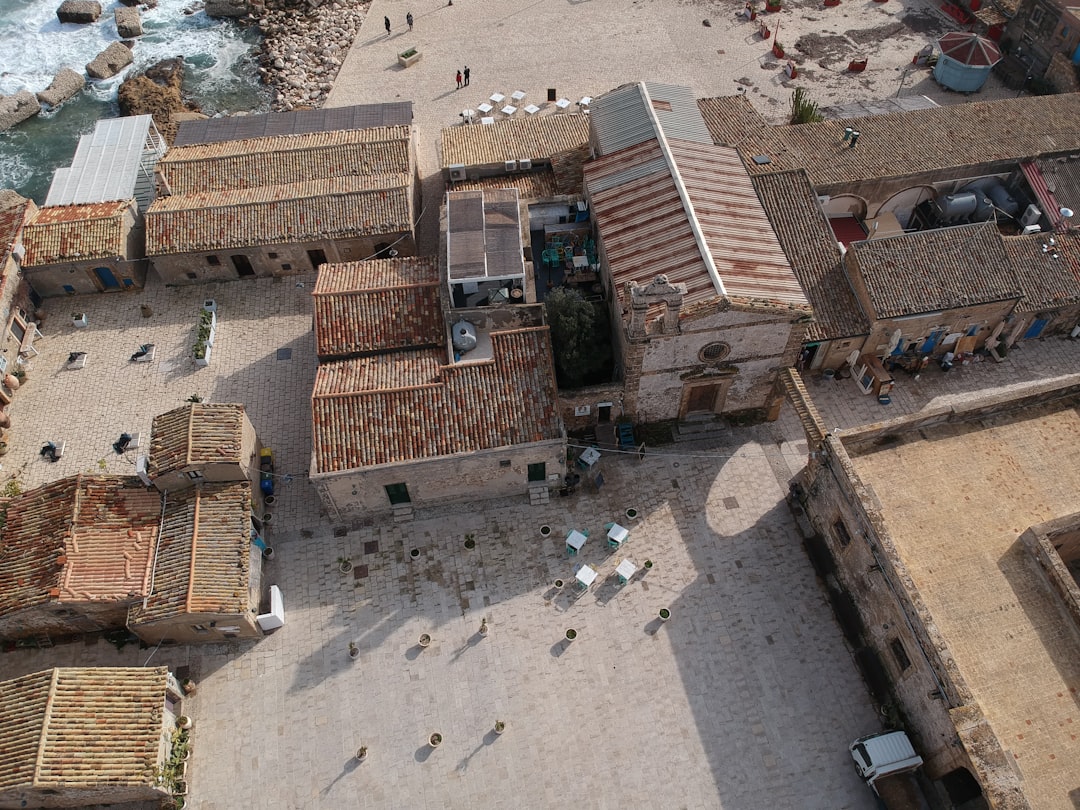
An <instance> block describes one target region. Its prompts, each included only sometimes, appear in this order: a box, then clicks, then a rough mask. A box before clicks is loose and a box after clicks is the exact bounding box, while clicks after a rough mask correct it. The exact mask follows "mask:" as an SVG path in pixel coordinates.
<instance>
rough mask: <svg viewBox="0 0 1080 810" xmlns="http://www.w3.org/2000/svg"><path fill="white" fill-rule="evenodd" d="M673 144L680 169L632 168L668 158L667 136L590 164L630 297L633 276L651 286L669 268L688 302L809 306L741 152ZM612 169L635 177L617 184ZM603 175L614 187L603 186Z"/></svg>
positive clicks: (608, 243) (614, 264) (594, 198)
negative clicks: (612, 180) (743, 300)
mask: <svg viewBox="0 0 1080 810" xmlns="http://www.w3.org/2000/svg"><path fill="white" fill-rule="evenodd" d="M669 150H670V160H671V163H670V164H669V165H670V166H671V168H670V169H669V168H668V167H667V166H665V167H664V170H663V171H660V170H657V171H654V172H652V173H651V174H648V173H645V172H644V169H643V170H642V171H641V176H640V177H633V175H634V174H635V172H634V171H633V170H632V167H635V166H654V167H659V166H660V163H659V161H660V160H664V157H663V154H664V153H663V147H662V146H661V144H660V142H658V141H656V140H652V141H647V142H643V143H641V144H639V145H637V146H635V147H631V148H630V149H626V150H624V151H622V152H618V153H616V154H614V155H609V156H607V157H604V158H600V159H598V160H596V161H595V162H593V163H591V164H588V165H587V166H586V167H585V184H586V187H587V188H588V189H589V199H590V201H591V203H592V210H593V217H594V219H595V220H596V223H597V226H598V229H599V233H600V238H601V240H602V242H603V245H604V253H605V255H606V256H607V259H608V264H609V267H610V270H611V274H612V278H613V279H614V281H615V289H616V290H617V292H618V294H619V296H620V298H621V297H622V296H624V295H625V292H624V285H625V282H628V281H635V282H637V283H640V284H646V283H648V282H651V281H652V280H653V279H654V278H655V277H656V276H657V275H659V274H661V273H663V274H666V275H667V277H668V280H669V281H670V282H671V283H673V284H678V283H682V284H686V286H687V296H686V299H685V302H686V303H687V304H692V303H697V302H701V301H707V300H710V299H712V298H714V297H716V296H719V295H728V296H732V297H739V298H752V299H764V300H767V301H771V302H776V303H783V304H790V305H798V306H806V305H807V301H806V298H805V296H804V295H803V292H802V289H801V288H800V286H799V283H798V281H797V279H796V278H795V276H794V274H793V272H792V269H791V265H790V264H789V262H788V260H787V257H786V256H785V255H784V251H783V250H782V248H781V247H780V243H779V242H778V240H777V237H776V234H775V233H774V232H773V229H772V226H771V225H770V223H769V220H768V217H767V216H766V215H765V211H764V210H763V209H762V207H761V203H760V201H759V200H758V197H757V194H756V192H755V190H754V187H753V185H752V183H751V181H750V178H749V176H748V175H747V174H746V171H745V169H744V168H743V165H742V162H741V161H740V160H739V157H738V154H737V153H736V152H735V151H734V150H733V149H730V148H727V147H722V146H713V145H712V144H702V143H699V142H689V141H678V140H674V141H671V142H670V144H669ZM676 173H677V177H678V183H681V184H682V185H683V187H684V189H685V201H684V197H683V195H681V194H680V191H679V187H678V184H677V182H676ZM612 176H619V177H631V178H632V179H628V180H626V181H625V182H623V183H621V184H619V185H616V186H611V187H608V182H607V180H608V178H610V177H612ZM594 181H598V182H597V185H600V186H604V189H603V190H601V191H596V192H593V185H594ZM686 202H688V203H689V209H688V208H687V205H686ZM691 220H693V222H695V223H696V225H697V226H698V229H699V231H698V233H697V234H696V233H695V231H694V229H693V227H692V226H691ZM699 234H700V239H701V240H703V243H702V242H700V241H699ZM710 263H711V265H712V267H713V268H715V271H716V272H717V273H718V277H717V278H716V279H715V280H714V277H713V271H712V269H710V266H709V265H710Z"/></svg>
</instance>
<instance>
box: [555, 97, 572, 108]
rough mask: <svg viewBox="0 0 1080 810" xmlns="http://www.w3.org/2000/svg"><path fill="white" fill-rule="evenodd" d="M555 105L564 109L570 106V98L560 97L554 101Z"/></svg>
mask: <svg viewBox="0 0 1080 810" xmlns="http://www.w3.org/2000/svg"><path fill="white" fill-rule="evenodd" d="M555 106H556V107H558V108H559V110H561V111H565V110H566V108H567V107H569V106H570V99H568V98H560V99H559V100H558V101H556V102H555Z"/></svg>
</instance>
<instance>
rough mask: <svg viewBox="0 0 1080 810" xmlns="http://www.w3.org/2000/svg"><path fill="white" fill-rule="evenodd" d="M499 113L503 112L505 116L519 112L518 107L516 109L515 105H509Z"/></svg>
mask: <svg viewBox="0 0 1080 810" xmlns="http://www.w3.org/2000/svg"><path fill="white" fill-rule="evenodd" d="M499 112H501V113H502V114H503V115H513V114H514V113H516V112H517V107H515V106H514V105H513V104H507V105H506V106H505V107H503V108H502V109H501V110H499Z"/></svg>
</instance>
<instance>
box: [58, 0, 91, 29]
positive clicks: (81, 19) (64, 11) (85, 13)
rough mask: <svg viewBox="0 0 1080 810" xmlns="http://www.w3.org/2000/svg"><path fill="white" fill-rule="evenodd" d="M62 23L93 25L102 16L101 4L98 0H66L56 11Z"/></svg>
mask: <svg viewBox="0 0 1080 810" xmlns="http://www.w3.org/2000/svg"><path fill="white" fill-rule="evenodd" d="M56 16H57V18H58V19H59V20H60V22H62V23H92V22H97V19H98V17H100V16H101V3H98V2H96V0H64V2H63V3H61V4H60V8H58V9H57V10H56Z"/></svg>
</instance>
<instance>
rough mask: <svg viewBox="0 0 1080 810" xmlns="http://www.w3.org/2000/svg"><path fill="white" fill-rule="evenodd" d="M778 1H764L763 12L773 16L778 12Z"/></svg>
mask: <svg viewBox="0 0 1080 810" xmlns="http://www.w3.org/2000/svg"><path fill="white" fill-rule="evenodd" d="M780 7H781V4H780V0H765V10H766V11H767V12H769V13H770V14H775V13H776V12H778V11H779V10H780Z"/></svg>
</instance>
